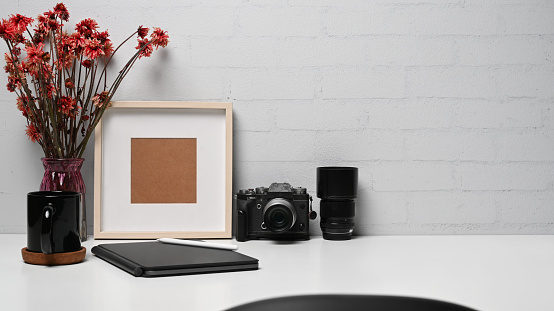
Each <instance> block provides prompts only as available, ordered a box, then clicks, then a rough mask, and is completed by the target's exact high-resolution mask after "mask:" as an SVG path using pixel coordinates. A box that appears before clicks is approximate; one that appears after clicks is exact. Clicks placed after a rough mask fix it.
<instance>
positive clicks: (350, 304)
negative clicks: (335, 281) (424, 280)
mask: <svg viewBox="0 0 554 311" xmlns="http://www.w3.org/2000/svg"><path fill="white" fill-rule="evenodd" d="M282 310H287V311H312V310H313V311H336V310H348V311H476V310H474V309H470V308H467V307H463V306H460V305H457V304H453V303H449V302H444V301H438V300H431V299H423V298H412V297H401V296H373V295H305V296H292V297H281V298H273V299H265V300H260V301H255V302H251V303H247V304H243V305H240V306H238V307H234V308H231V309H228V310H227V311H282Z"/></svg>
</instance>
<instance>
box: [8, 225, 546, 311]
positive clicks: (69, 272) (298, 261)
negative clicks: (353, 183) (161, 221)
mask: <svg viewBox="0 0 554 311" xmlns="http://www.w3.org/2000/svg"><path fill="white" fill-rule="evenodd" d="M118 242H129V241H113V240H93V239H92V238H89V240H88V241H86V242H84V243H83V245H84V246H85V247H86V248H87V256H86V258H85V261H84V262H82V263H79V264H75V265H69V266H56V267H44V266H36V265H29V264H26V263H24V262H23V260H22V259H21V248H23V247H25V246H26V236H25V235H24V234H1V235H0V310H33V311H36V310H79V311H86V310H118V311H119V310H164V311H165V310H209V311H217V310H224V309H227V308H230V307H233V306H237V305H240V304H243V303H247V302H251V301H255V300H259V299H265V298H273V297H281V296H286V295H300V294H330V293H332V294H374V295H404V296H411V297H422V298H432V299H439V300H444V301H448V302H453V303H458V304H461V305H465V306H467V307H470V308H474V309H477V310H480V311H524V310H525V311H526V310H529V311H542V310H545V311H547V310H548V311H552V310H554V236H378V237H357V238H355V239H353V240H350V241H327V240H323V239H322V238H321V237H312V239H311V240H310V241H302V242H274V241H248V242H244V243H240V242H236V241H234V240H233V241H231V240H226V241H218V242H222V243H237V244H238V245H239V250H238V251H239V252H241V253H243V254H246V255H249V256H252V257H255V258H257V259H259V260H260V269H259V270H256V271H244V272H230V273H218V274H217V273H216V274H202V275H189V276H175V277H163V278H140V277H134V276H132V275H130V274H128V273H126V272H124V271H123V270H120V269H118V268H116V267H115V266H112V265H110V264H108V263H106V262H104V261H102V260H100V259H99V258H96V257H95V256H94V255H92V254H91V253H90V249H91V248H92V247H93V246H94V245H97V244H101V243H118ZM345 310H346V309H345Z"/></svg>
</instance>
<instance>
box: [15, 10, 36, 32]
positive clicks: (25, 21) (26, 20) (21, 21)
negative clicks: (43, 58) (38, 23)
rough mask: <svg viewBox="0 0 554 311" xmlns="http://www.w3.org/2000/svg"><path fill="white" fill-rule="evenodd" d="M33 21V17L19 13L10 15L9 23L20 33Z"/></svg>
mask: <svg viewBox="0 0 554 311" xmlns="http://www.w3.org/2000/svg"><path fill="white" fill-rule="evenodd" d="M32 22H33V19H32V18H30V17H27V16H23V15H21V14H15V15H12V16H10V23H11V24H12V25H13V27H14V28H15V30H16V32H17V33H19V34H21V33H22V32H24V31H25V30H26V29H27V26H29V24H31V23H32Z"/></svg>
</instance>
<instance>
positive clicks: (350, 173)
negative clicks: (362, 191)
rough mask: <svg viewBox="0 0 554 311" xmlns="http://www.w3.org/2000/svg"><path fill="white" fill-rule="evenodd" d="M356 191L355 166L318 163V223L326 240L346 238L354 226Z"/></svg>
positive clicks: (356, 172)
mask: <svg viewBox="0 0 554 311" xmlns="http://www.w3.org/2000/svg"><path fill="white" fill-rule="evenodd" d="M357 195H358V168H356V167H338V166H328V167H318V168H317V197H318V198H320V199H321V202H320V207H319V210H320V216H321V222H320V227H321V231H322V232H323V238H324V239H326V240H349V239H351V238H352V231H353V229H354V217H355V215H356V208H355V202H354V199H355V198H356V197H357Z"/></svg>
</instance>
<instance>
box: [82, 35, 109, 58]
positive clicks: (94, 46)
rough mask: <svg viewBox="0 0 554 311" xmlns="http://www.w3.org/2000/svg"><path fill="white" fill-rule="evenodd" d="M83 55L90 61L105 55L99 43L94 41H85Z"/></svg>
mask: <svg viewBox="0 0 554 311" xmlns="http://www.w3.org/2000/svg"><path fill="white" fill-rule="evenodd" d="M83 54H84V55H85V56H86V57H88V58H90V59H96V58H98V57H100V56H103V55H105V53H104V49H103V46H102V44H100V41H98V40H96V39H88V40H87V41H86V44H85V49H84V50H83Z"/></svg>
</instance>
